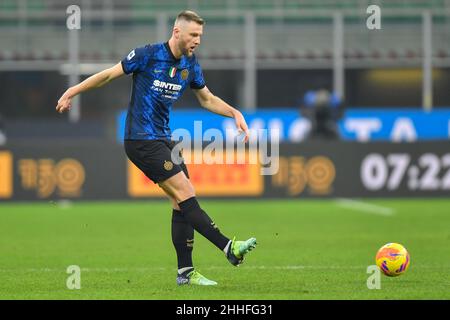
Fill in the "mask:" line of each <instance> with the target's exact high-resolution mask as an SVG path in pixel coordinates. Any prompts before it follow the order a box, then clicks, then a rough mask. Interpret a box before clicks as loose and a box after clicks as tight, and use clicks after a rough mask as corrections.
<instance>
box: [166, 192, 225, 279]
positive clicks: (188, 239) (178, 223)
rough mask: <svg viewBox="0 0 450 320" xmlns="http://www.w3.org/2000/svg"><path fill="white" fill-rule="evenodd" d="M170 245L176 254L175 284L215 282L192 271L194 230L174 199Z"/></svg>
mask: <svg viewBox="0 0 450 320" xmlns="http://www.w3.org/2000/svg"><path fill="white" fill-rule="evenodd" d="M172 206H173V209H172V243H173V245H174V247H175V250H176V252H177V259H178V272H177V284H178V285H185V284H194V285H203V286H213V285H216V284H217V282H215V281H212V280H209V279H207V278H206V277H204V276H203V275H201V274H200V273H199V272H197V271H196V270H195V269H194V266H193V263H192V251H193V249H194V228H193V227H192V226H191V225H190V224H189V222H188V221H187V220H186V218H185V217H184V215H183V213H182V212H181V210H180V207H179V206H178V203H177V202H176V201H175V199H172Z"/></svg>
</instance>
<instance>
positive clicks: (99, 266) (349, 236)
mask: <svg viewBox="0 0 450 320" xmlns="http://www.w3.org/2000/svg"><path fill="white" fill-rule="evenodd" d="M201 204H202V207H203V208H204V209H205V210H206V211H207V212H208V213H209V215H210V216H211V217H212V218H213V219H214V220H215V222H216V224H217V225H218V226H219V228H220V229H221V231H222V232H223V233H224V234H226V235H228V236H229V237H232V236H234V235H236V236H237V238H238V239H246V238H248V237H250V236H255V237H256V238H257V239H258V247H257V248H256V250H254V251H252V252H250V254H249V255H248V256H247V258H246V260H245V262H244V264H243V265H242V266H240V267H233V266H231V265H230V264H229V263H228V261H227V260H226V258H225V257H224V254H223V253H222V252H220V251H219V250H217V249H216V248H215V247H214V246H213V245H212V244H210V243H209V242H208V241H207V240H205V239H204V238H202V236H200V235H199V234H196V236H195V239H196V240H195V248H194V263H195V265H196V267H197V269H198V270H199V271H200V272H201V273H203V274H204V275H205V276H206V277H208V278H210V279H213V280H215V281H217V282H218V283H219V285H218V286H216V287H187V286H185V287H177V286H176V283H175V275H176V256H175V251H174V249H173V247H172V243H171V239H170V220H171V208H170V205H169V203H168V202H164V201H135V202H133V201H130V202H92V203H90V202H75V203H73V204H72V205H70V206H59V205H52V204H49V203H30V204H6V203H3V204H0V253H1V254H0V299H181V300H183V299H214V300H216V299H450V200H447V199H435V200H430V199H411V200H365V202H358V203H356V205H352V203H350V205H348V203H347V204H346V202H342V201H336V200H288V201H285V200H274V201H268V200H255V201H212V200H203V199H201ZM387 242H399V243H401V244H403V245H405V246H406V247H407V249H408V251H409V252H410V254H411V265H410V268H409V270H408V272H407V273H406V274H404V275H402V276H400V277H397V278H388V277H385V276H383V275H382V277H381V289H379V290H377V289H374V290H369V289H368V288H367V285H366V282H367V278H368V277H369V276H370V274H368V273H367V266H369V265H373V264H375V262H374V257H375V254H376V251H377V250H378V248H380V247H381V246H382V245H384V244H385V243H387ZM70 265H78V266H79V267H80V268H81V289H79V290H69V289H68V288H67V286H66V280H67V278H68V277H69V276H70V275H69V274H68V273H67V272H66V271H67V267H68V266H70Z"/></svg>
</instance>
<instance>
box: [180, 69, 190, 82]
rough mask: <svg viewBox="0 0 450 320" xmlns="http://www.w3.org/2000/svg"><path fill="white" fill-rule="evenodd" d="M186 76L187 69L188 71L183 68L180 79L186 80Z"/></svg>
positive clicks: (187, 73) (187, 74)
mask: <svg viewBox="0 0 450 320" xmlns="http://www.w3.org/2000/svg"><path fill="white" fill-rule="evenodd" d="M188 76H189V71H188V69H183V70H182V71H181V79H183V80H186V79H187V78H188Z"/></svg>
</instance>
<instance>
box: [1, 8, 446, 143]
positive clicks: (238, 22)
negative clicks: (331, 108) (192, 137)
mask: <svg viewBox="0 0 450 320" xmlns="http://www.w3.org/2000/svg"><path fill="white" fill-rule="evenodd" d="M72 4H76V5H79V6H80V8H81V14H82V18H81V19H82V23H81V32H79V37H80V38H79V42H80V47H79V48H80V50H79V56H78V59H79V60H78V61H79V66H80V69H79V70H78V71H79V73H80V74H81V79H80V80H82V79H83V77H86V76H88V75H90V74H92V73H94V72H96V71H98V70H100V69H102V68H104V67H107V66H110V65H111V64H113V63H116V62H118V61H119V60H120V59H122V57H124V56H125V55H126V54H127V53H128V52H129V51H130V50H131V49H133V48H135V47H137V46H140V45H143V44H145V43H151V42H156V41H164V40H167V39H168V37H169V35H170V32H171V27H172V23H173V19H174V17H175V15H176V14H177V13H178V12H179V11H181V10H184V9H192V10H196V11H198V12H199V13H200V15H202V16H204V17H205V19H206V21H207V24H206V26H205V33H204V37H203V39H202V45H201V46H200V48H199V50H198V53H197V55H198V57H199V58H200V61H201V64H202V66H203V69H204V70H205V76H206V79H207V82H208V85H209V86H210V87H211V89H212V90H213V91H214V92H215V93H217V95H219V96H221V97H223V98H224V99H225V100H227V101H229V102H230V103H231V104H233V105H236V106H237V107H248V106H249V104H250V105H251V104H253V106H252V107H257V108H267V107H291V108H296V107H297V100H298V98H299V97H301V96H302V95H303V94H304V93H305V92H306V91H308V90H311V89H319V88H326V89H332V88H333V85H334V83H333V68H334V65H333V61H334V51H333V50H334V48H333V43H334V41H335V39H334V34H333V29H334V26H335V25H334V23H335V21H334V14H335V13H336V12H340V13H341V14H342V16H343V22H344V37H343V59H344V60H343V61H344V64H345V76H344V79H343V81H344V88H345V90H344V93H343V94H344V95H345V98H346V101H347V103H348V104H350V105H351V106H356V107H365V106H368V107H386V106H395V107H419V108H420V107H422V75H421V68H422V61H423V56H424V50H423V36H422V34H423V31H422V30H423V12H425V11H428V12H430V13H431V14H432V65H433V68H435V71H434V72H433V94H434V99H433V107H445V106H447V107H448V106H450V93H449V91H448V88H447V84H448V83H449V81H450V0H408V1H407V0H389V1H369V0H342V1H339V0H320V1H318V0H227V1H223V0H208V1H200V0H188V1H182V0H175V1H173V0H172V1H164V0H134V1H125V0H116V1H112V0H102V1H92V0H77V1H74V0H62V1H57V0H18V1H13V0H0V43H1V44H2V45H1V47H0V81H1V82H2V83H8V86H7V87H6V86H2V88H0V96H1V97H2V98H1V104H0V113H1V114H3V116H4V117H5V119H7V121H6V122H7V127H10V125H8V124H9V123H12V122H14V121H16V122H17V125H15V126H14V127H15V128H26V127H27V126H29V125H30V123H34V122H36V121H38V119H43V121H46V122H47V123H48V122H49V121H50V122H51V121H55V122H57V121H59V120H58V119H57V117H58V115H56V114H54V105H55V104H56V100H57V98H58V97H59V96H60V94H61V93H62V92H63V91H64V90H65V89H66V88H67V86H68V80H67V78H68V77H67V74H68V73H70V71H68V70H70V69H68V62H69V49H68V48H69V36H68V34H69V33H68V32H69V31H68V30H67V28H66V19H67V17H68V14H67V13H66V8H67V7H68V6H69V5H72ZM372 4H378V5H380V6H381V8H382V29H381V30H375V31H370V30H368V29H367V28H366V19H367V17H368V14H367V13H366V9H367V7H368V6H369V5H372ZM249 14H251V16H252V17H254V19H255V20H254V21H255V30H254V35H255V36H254V41H253V44H254V48H253V49H254V50H252V51H254V58H255V59H254V66H253V67H252V68H253V69H254V71H252V69H251V68H250V69H249V67H248V58H249V57H248V56H249V55H250V54H249V50H248V49H249V46H250V48H251V46H252V45H253V44H249V43H248V41H247V39H248V38H247V37H248V35H246V34H247V33H248V26H249V20H248V17H249ZM249 70H250V71H249ZM18 71H20V72H18ZM405 71H406V72H405ZM248 72H256V83H255V84H254V85H255V87H256V89H255V91H256V92H255V96H254V97H250V100H249V97H248V95H249V90H248V87H247V80H246V79H247V75H248ZM388 78H389V81H386V79H388ZM406 80H407V81H406ZM387 83H389V84H388V89H391V90H387V88H386V85H387ZM43 84H45V85H43ZM129 86H130V79H126V78H124V79H119V80H118V81H117V82H115V83H112V84H110V85H108V86H107V87H105V88H102V89H101V90H98V91H96V92H95V93H90V92H89V93H86V94H84V95H83V96H82V97H81V101H82V112H81V114H82V120H83V121H87V122H89V121H92V122H93V123H95V122H96V121H97V123H102V125H103V126H104V127H105V128H107V129H104V130H103V131H102V132H110V131H111V132H112V131H113V129H111V128H113V127H114V121H115V116H116V112H117V111H119V110H121V109H123V108H126V105H127V102H128V98H129ZM18 92H20V94H18ZM248 101H250V103H249V102H248ZM177 106H178V107H181V108H183V107H195V106H198V103H197V102H196V100H195V98H194V97H193V95H192V93H189V92H188V93H187V94H186V95H185V96H184V97H183V98H182V99H181V100H180V101H179V102H178V104H177ZM24 119H33V121H29V122H24V121H25V120H24ZM20 123H22V125H20ZM42 127H46V126H45V125H42ZM95 127H96V126H95V125H92V128H91V129H89V130H86V131H83V132H84V133H86V132H92V135H96V134H98V130H97V129H95ZM91 130H92V131H91ZM36 132H40V131H39V130H38V129H36Z"/></svg>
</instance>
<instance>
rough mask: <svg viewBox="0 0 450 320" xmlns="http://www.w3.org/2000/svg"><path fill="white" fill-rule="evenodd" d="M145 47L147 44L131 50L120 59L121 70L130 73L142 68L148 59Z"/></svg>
mask: <svg viewBox="0 0 450 320" xmlns="http://www.w3.org/2000/svg"><path fill="white" fill-rule="evenodd" d="M147 49H148V46H144V47H139V48H136V49H133V50H131V51H130V53H129V54H128V55H127V56H126V57H125V58H123V60H122V61H121V62H122V68H123V72H125V73H126V74H130V73H133V72H139V71H142V70H144V68H145V66H146V64H147V61H148V55H147V54H146V53H147Z"/></svg>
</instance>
